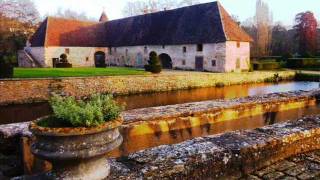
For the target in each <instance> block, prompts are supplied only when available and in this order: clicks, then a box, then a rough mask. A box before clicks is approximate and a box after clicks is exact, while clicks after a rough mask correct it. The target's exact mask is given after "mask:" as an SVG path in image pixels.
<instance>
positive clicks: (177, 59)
mask: <svg viewBox="0 0 320 180" xmlns="http://www.w3.org/2000/svg"><path fill="white" fill-rule="evenodd" d="M237 45H239V46H237ZM197 46H198V45H197V44H185V45H170V46H166V45H163V46H128V47H112V48H109V54H108V55H107V57H106V63H107V64H111V65H118V66H124V65H127V66H134V67H143V66H144V65H145V64H147V61H148V59H149V53H150V52H152V51H154V52H156V53H157V54H158V55H161V54H166V55H169V56H170V58H171V60H172V66H173V69H183V70H194V69H196V58H197V57H203V70H204V71H211V72H232V71H245V70H249V64H250V43H248V42H233V41H228V42H226V43H217V44H203V45H202V44H201V46H202V47H203V50H201V51H199V50H197ZM110 51H111V52H110ZM237 61H239V62H237ZM237 63H239V67H237Z"/></svg>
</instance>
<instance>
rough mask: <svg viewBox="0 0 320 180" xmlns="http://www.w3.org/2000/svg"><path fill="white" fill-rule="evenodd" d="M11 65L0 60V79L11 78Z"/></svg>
mask: <svg viewBox="0 0 320 180" xmlns="http://www.w3.org/2000/svg"><path fill="white" fill-rule="evenodd" d="M13 68H14V67H13V65H12V64H11V63H6V62H4V61H1V60H0V78H12V77H13Z"/></svg>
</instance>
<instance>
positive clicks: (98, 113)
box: [39, 94, 123, 127]
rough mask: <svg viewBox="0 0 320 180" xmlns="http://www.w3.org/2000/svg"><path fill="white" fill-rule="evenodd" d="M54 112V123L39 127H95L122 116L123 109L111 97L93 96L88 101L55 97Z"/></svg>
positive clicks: (51, 103) (52, 104) (53, 101)
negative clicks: (57, 125)
mask: <svg viewBox="0 0 320 180" xmlns="http://www.w3.org/2000/svg"><path fill="white" fill-rule="evenodd" d="M50 105H51V107H52V110H53V116H52V117H53V118H52V119H51V121H55V122H54V123H53V122H50V121H49V122H48V121H47V122H42V123H40V124H39V125H41V124H42V125H48V126H50V125H52V126H54V125H55V124H61V125H64V126H67V127H68V126H71V127H94V126H99V125H101V124H103V123H105V122H107V121H110V120H114V119H116V118H118V117H119V116H120V113H121V111H122V109H123V108H122V107H120V106H118V105H117V104H116V102H115V101H114V100H113V97H112V96H111V95H99V94H96V95H93V96H92V97H90V98H89V99H87V100H86V101H83V100H76V99H75V98H74V97H62V96H59V95H53V96H52V97H51V99H50Z"/></svg>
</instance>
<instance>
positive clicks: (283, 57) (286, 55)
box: [282, 52, 293, 61]
mask: <svg viewBox="0 0 320 180" xmlns="http://www.w3.org/2000/svg"><path fill="white" fill-rule="evenodd" d="M290 58H293V55H292V54H291V53H289V52H287V53H285V54H283V56H282V60H284V61H287V60H288V59H290Z"/></svg>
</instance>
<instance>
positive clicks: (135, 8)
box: [123, 0, 199, 17]
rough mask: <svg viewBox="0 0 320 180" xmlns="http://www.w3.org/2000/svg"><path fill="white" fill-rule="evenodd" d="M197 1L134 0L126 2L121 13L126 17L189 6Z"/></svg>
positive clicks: (197, 1)
mask: <svg viewBox="0 0 320 180" xmlns="http://www.w3.org/2000/svg"><path fill="white" fill-rule="evenodd" d="M198 3H199V0H181V1H177V0H135V1H131V2H128V3H127V4H126V6H125V7H124V9H123V15H124V16H126V17H128V16H135V15H141V14H148V13H153V12H158V11H163V10H170V9H174V8H178V7H182V6H191V5H194V4H198Z"/></svg>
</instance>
